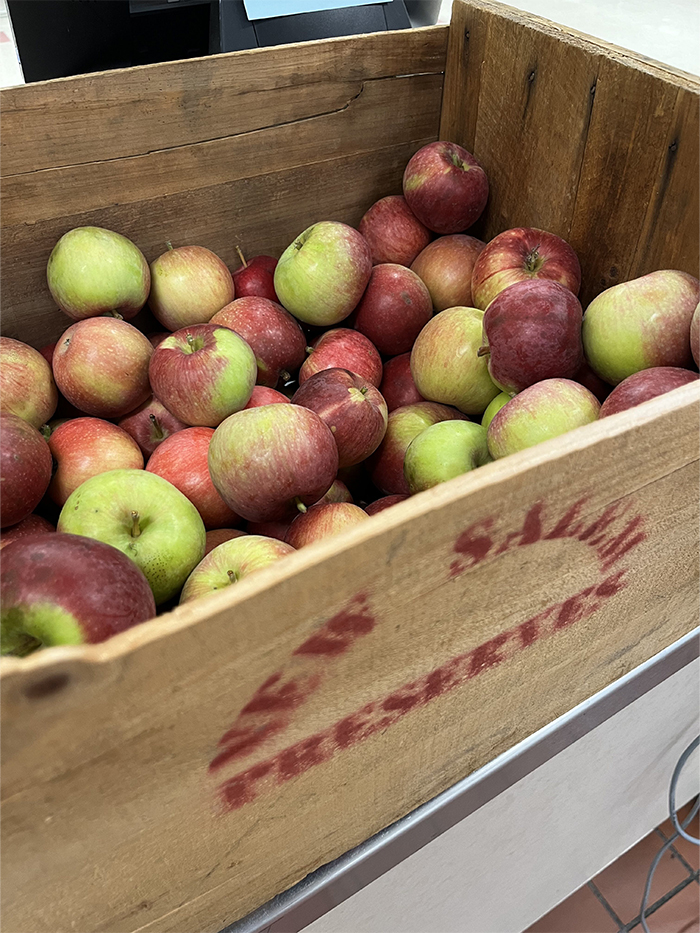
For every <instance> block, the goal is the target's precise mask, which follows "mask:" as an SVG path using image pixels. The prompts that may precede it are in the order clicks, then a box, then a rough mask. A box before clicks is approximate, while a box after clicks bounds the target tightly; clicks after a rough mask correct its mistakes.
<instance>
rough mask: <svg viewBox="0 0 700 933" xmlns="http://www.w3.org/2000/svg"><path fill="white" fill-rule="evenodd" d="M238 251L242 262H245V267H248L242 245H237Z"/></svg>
mask: <svg viewBox="0 0 700 933" xmlns="http://www.w3.org/2000/svg"><path fill="white" fill-rule="evenodd" d="M236 252H237V253H238V258H239V259H240V260H241V262H242V263H243V268H244V269H247V268H248V263H247V262H246V261H245V256H244V255H243V252H242V251H241V248H240V246H237V247H236Z"/></svg>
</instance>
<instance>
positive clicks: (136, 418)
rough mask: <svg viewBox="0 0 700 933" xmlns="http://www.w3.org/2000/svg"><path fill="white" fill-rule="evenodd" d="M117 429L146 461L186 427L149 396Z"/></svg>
mask: <svg viewBox="0 0 700 933" xmlns="http://www.w3.org/2000/svg"><path fill="white" fill-rule="evenodd" d="M169 336H170V334H168V337H169ZM119 427H120V428H121V429H122V430H123V431H126V433H127V434H129V435H130V436H131V437H133V439H134V440H135V441H136V443H137V444H138V445H139V448H140V449H141V453H142V454H143V455H144V457H145V458H146V459H148V458H149V457H150V456H151V454H152V453H153V451H154V450H155V449H156V447H158V445H159V444H162V443H163V441H164V440H165V439H166V438H168V437H170V436H171V435H173V434H176V433H177V432H178V431H182V430H183V428H186V427H187V425H186V424H185V422H184V421H180V419H179V418H176V417H175V415H174V414H173V413H172V412H170V411H168V409H167V408H166V407H165V405H164V404H163V403H162V402H161V401H160V400H159V399H157V398H156V397H155V396H153V395H151V396H150V398H147V399H146V401H145V402H144V403H143V404H142V405H139V407H138V408H135V409H134V411H130V412H129V414H128V415H124V417H123V418H121V419H120V421H119Z"/></svg>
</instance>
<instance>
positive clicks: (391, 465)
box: [369, 402, 465, 496]
mask: <svg viewBox="0 0 700 933" xmlns="http://www.w3.org/2000/svg"><path fill="white" fill-rule="evenodd" d="M453 419H456V420H465V419H464V415H463V414H462V413H461V412H459V411H457V410H456V409H454V408H450V407H448V406H447V405H439V404H438V403H437V402H417V403H416V404H414V405H405V406H404V407H403V408H396V409H395V410H394V411H392V412H391V413H390V415H389V421H388V424H387V429H386V434H385V435H384V440H383V441H382V442H381V444H380V445H379V447H378V448H377V450H376V452H375V453H374V454H373V455H372V458H371V460H370V461H369V468H370V475H371V477H372V482H373V483H374V485H375V486H376V487H377V489H379V490H380V491H381V492H383V493H384V494H385V495H402V496H408V495H410V492H411V490H410V489H409V488H408V483H407V482H406V478H405V476H404V472H403V461H404V457H405V456H406V449H407V447H408V445H409V444H410V443H411V441H412V440H413V438H414V437H416V436H417V435H418V434H420V432H421V431H424V430H425V429H426V428H428V427H430V425H431V424H437V423H438V422H439V421H452V420H453Z"/></svg>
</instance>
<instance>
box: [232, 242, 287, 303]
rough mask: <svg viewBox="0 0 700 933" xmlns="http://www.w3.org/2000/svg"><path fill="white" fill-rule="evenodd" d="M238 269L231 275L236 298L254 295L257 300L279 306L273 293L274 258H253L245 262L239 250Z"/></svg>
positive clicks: (275, 262)
mask: <svg viewBox="0 0 700 933" xmlns="http://www.w3.org/2000/svg"><path fill="white" fill-rule="evenodd" d="M237 251H238V255H239V256H240V259H241V263H242V264H241V266H240V268H238V269H236V271H235V272H234V273H233V286H234V288H235V290H236V297H237V298H247V297H249V296H252V295H255V296H257V297H258V298H267V299H269V300H270V301H275V302H277V303H278V304H279V298H278V297H277V292H276V291H275V282H274V278H275V269H276V267H277V260H276V259H275V258H274V256H253V257H252V259H248V260H246V259H245V257H244V256H243V253H242V252H241V251H240V250H237Z"/></svg>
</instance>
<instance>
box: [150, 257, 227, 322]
mask: <svg viewBox="0 0 700 933" xmlns="http://www.w3.org/2000/svg"><path fill="white" fill-rule="evenodd" d="M235 297H236V291H235V288H234V285H233V278H232V276H231V273H230V272H229V270H228V267H227V265H226V263H225V262H224V261H223V260H222V259H219V257H218V256H217V255H216V253H212V251H211V250H210V249H207V248H206V247H204V246H180V247H178V248H177V249H173V248H172V246H171V245H170V244H168V249H167V250H166V251H165V252H164V253H163V254H162V256H159V257H158V258H157V259H155V260H154V261H153V262H152V263H151V293H150V295H149V296H148V306H149V307H150V309H151V311H152V312H153V315H154V317H155V318H156V320H157V321H158V322H159V323H160V324H162V325H163V327H166V328H167V329H168V330H181V329H182V328H183V327H189V326H190V325H192V324H206V323H207V322H208V321H209V320H211V318H212V317H213V315H215V314H216V312H217V311H220V310H221V309H222V308H223V307H224V306H225V305H227V304H228V303H229V302H230V301H233V299H234V298H235Z"/></svg>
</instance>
